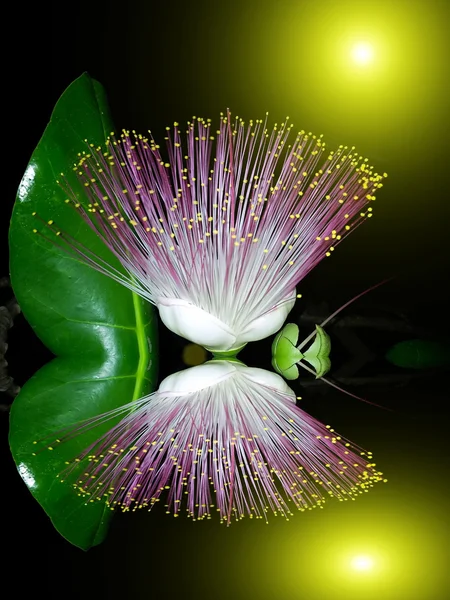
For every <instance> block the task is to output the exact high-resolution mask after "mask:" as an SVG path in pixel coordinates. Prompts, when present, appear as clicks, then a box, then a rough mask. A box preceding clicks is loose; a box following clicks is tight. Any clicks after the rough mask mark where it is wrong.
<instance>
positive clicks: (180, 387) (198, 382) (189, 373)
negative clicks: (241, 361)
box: [158, 360, 236, 396]
mask: <svg viewBox="0 0 450 600" xmlns="http://www.w3.org/2000/svg"><path fill="white" fill-rule="evenodd" d="M235 374H236V363H233V362H229V361H225V360H221V361H211V362H207V363H204V364H203V365H198V366H197V367H191V368H190V369H185V370H184V371H179V372H178V373H173V374H172V375H169V377H166V378H165V379H164V381H162V383H161V385H160V386H159V390H158V391H159V392H163V393H164V394H166V395H172V394H173V395H174V396H184V395H185V394H192V393H194V392H198V391H199V390H203V389H205V388H207V387H210V386H212V385H216V384H218V383H220V382H221V381H224V380H225V379H227V378H228V377H231V376H232V375H235Z"/></svg>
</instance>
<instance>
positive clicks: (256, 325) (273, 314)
mask: <svg viewBox="0 0 450 600" xmlns="http://www.w3.org/2000/svg"><path fill="white" fill-rule="evenodd" d="M296 297H297V290H296V289H294V291H293V292H292V293H290V294H289V295H288V296H286V297H285V298H284V299H283V300H282V301H281V302H280V304H279V305H278V306H276V307H275V308H273V309H272V310H271V311H269V312H267V313H266V314H265V315H262V316H261V317H257V318H256V319H254V320H253V321H250V323H249V324H248V325H247V327H245V329H244V330H243V331H242V332H241V333H239V335H238V336H237V340H236V347H239V346H242V345H244V344H246V343H247V342H256V341H257V340H263V339H264V338H266V337H268V336H269V335H272V334H274V333H276V332H277V331H278V330H279V329H281V326H282V325H283V323H284V322H285V321H286V318H287V316H288V314H289V313H290V311H291V310H292V307H293V306H294V304H295V299H296Z"/></svg>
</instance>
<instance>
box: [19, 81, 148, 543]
mask: <svg viewBox="0 0 450 600" xmlns="http://www.w3.org/2000/svg"><path fill="white" fill-rule="evenodd" d="M111 129H112V124H111V120H110V117H109V113H108V107H107V102H106V98H105V94H104V91H103V88H102V87H101V86H100V84H99V83H98V82H96V81H94V80H92V79H91V78H90V77H89V76H88V75H87V74H84V75H82V76H81V77H80V78H79V79H77V80H76V81H74V82H73V83H72V84H71V85H70V86H69V88H68V89H67V90H66V91H65V92H64V94H63V95H62V96H61V98H60V99H59V101H58V103H57V105H56V107H55V109H54V112H53V114H52V116H51V120H50V123H49V124H48V126H47V128H46V130H45V132H44V135H43V136H42V139H41V140H40V142H39V144H38V146H37V148H36V150H35V151H34V153H33V155H32V157H31V160H30V163H29V165H28V167H27V169H26V172H25V175H24V177H23V179H22V182H21V184H20V186H19V190H18V194H17V199H16V203H15V205H14V210H13V215H12V219H11V227H10V237H9V241H10V256H11V262H10V270H11V279H12V284H13V288H14V292H15V294H16V297H17V299H18V302H19V304H20V306H21V308H22V310H23V313H24V315H25V317H26V319H27V320H28V321H29V323H30V324H31V326H32V327H33V329H34V331H35V332H36V334H37V335H38V336H39V338H40V339H41V340H42V341H43V343H44V344H45V345H46V346H47V347H48V348H49V349H50V350H51V351H52V352H53V353H54V354H55V355H56V356H57V358H55V359H54V360H53V361H52V362H50V363H49V364H48V365H46V366H45V367H44V368H42V369H41V370H40V371H39V372H38V373H36V374H35V375H34V376H33V377H32V378H31V379H30V380H29V381H28V382H27V383H26V384H25V385H24V387H23V389H22V390H21V392H20V394H19V396H18V397H17V399H16V400H15V401H14V403H13V406H12V409H11V417H10V445H11V451H12V454H13V457H14V460H15V462H16V464H17V467H18V470H19V473H20V474H21V476H22V478H23V480H24V481H25V483H26V485H27V486H28V488H29V489H30V491H31V493H32V494H33V496H34V497H35V498H36V500H37V501H38V502H39V503H40V504H41V506H42V507H43V509H44V510H45V511H46V513H47V514H48V516H49V517H50V519H51V520H52V522H53V525H54V526H55V527H56V529H57V530H58V531H59V533H60V534H61V535H63V536H64V537H65V538H66V539H67V540H68V541H70V542H71V543H72V544H75V545H76V546H79V547H80V548H83V549H88V548H90V547H91V546H93V545H95V544H98V543H100V542H101V541H102V540H103V538H104V537H105V535H106V532H107V527H108V522H109V520H110V516H111V514H112V513H111V512H110V510H109V509H105V505H104V504H103V503H100V502H98V503H97V502H94V503H88V504H86V501H85V500H84V499H83V498H81V497H79V496H78V495H77V493H76V492H75V491H74V489H73V488H72V487H71V486H70V485H68V484H66V483H61V482H60V481H59V480H58V479H57V475H58V473H59V472H61V471H62V470H63V469H64V467H65V461H66V460H69V459H73V458H74V457H76V456H77V455H78V454H79V453H80V451H81V450H83V449H84V448H85V447H86V446H88V445H89V444H90V443H91V442H92V441H94V440H95V439H96V438H97V437H99V435H100V434H101V433H102V431H103V430H102V429H100V428H96V429H95V430H91V431H89V432H87V433H85V434H83V435H82V436H79V437H78V438H74V439H73V440H71V441H69V442H67V443H64V444H62V445H61V446H59V447H57V448H55V449H54V450H53V451H50V450H44V451H43V452H37V456H32V452H33V451H34V450H36V448H38V447H39V445H38V446H36V445H33V441H35V440H41V439H42V438H45V437H46V436H47V435H49V434H53V432H55V431H58V430H61V429H64V428H67V427H69V426H71V425H74V424H75V423H77V422H79V421H80V420H83V419H87V418H90V417H93V416H96V415H98V414H100V413H103V412H107V411H109V410H112V409H113V408H116V407H118V406H121V405H123V404H126V403H128V402H130V401H131V400H133V399H134V400H135V399H137V398H139V397H141V396H143V395H145V394H146V393H148V392H150V391H151V390H152V389H154V384H155V382H156V376H157V373H156V371H157V360H156V359H157V319H156V316H155V312H154V309H153V308H152V307H151V306H150V305H149V304H148V303H146V302H145V301H144V300H142V299H141V298H139V297H138V296H136V295H135V294H133V293H132V292H130V291H129V290H128V289H126V288H125V287H123V286H121V285H120V284H118V283H116V282H114V281H113V280H111V279H110V278H108V277H106V276H105V275H102V274H101V273H99V272H97V271H95V270H94V269H92V268H90V267H88V266H86V265H84V264H82V263H81V262H80V261H79V260H77V259H76V258H75V257H74V256H73V255H69V254H67V253H65V252H64V250H62V249H61V248H59V247H58V246H56V245H55V244H54V243H52V242H51V241H49V240H48V239H46V237H45V236H51V235H52V234H51V232H49V231H48V230H47V231H48V233H47V231H46V232H45V236H43V235H39V234H37V235H36V234H35V233H33V229H34V228H36V229H43V227H42V226H40V222H39V221H37V219H36V218H35V217H33V216H32V213H33V212H34V211H36V212H37V214H38V215H39V216H40V217H42V218H43V219H45V220H50V219H52V220H53V221H54V222H55V224H56V225H57V226H58V227H59V228H60V229H61V230H64V231H65V232H67V233H69V234H70V235H72V236H73V237H75V238H76V239H77V240H78V241H80V242H82V243H83V244H84V245H86V246H87V247H88V248H89V249H90V250H92V251H93V252H94V253H95V254H97V255H98V256H100V257H102V258H103V259H105V260H107V261H108V262H109V263H110V264H113V265H114V266H115V267H116V268H117V269H119V270H121V271H123V270H122V267H121V266H120V265H119V263H118V261H117V260H116V259H115V257H114V256H113V255H112V253H111V252H110V251H109V250H108V248H106V246H105V245H104V244H103V242H102V241H101V240H100V239H99V238H98V237H97V236H96V235H95V234H94V232H93V231H92V230H91V229H90V228H89V226H87V225H86V224H85V223H84V221H83V220H82V218H81V217H80V215H79V214H78V213H77V212H76V211H75V210H74V209H73V208H72V207H71V206H69V205H68V204H65V203H64V200H65V195H64V192H63V191H62V190H61V188H60V187H59V186H58V184H57V183H56V180H57V178H58V177H59V176H60V173H61V172H65V173H68V176H69V175H70V174H72V175H71V176H72V178H71V179H70V184H71V185H72V187H73V189H74V191H76V192H78V193H80V194H83V187H82V186H81V185H80V184H79V183H78V181H77V180H76V178H75V177H73V173H72V165H73V163H74V162H75V161H76V159H77V154H78V152H81V151H82V150H83V149H85V144H84V142H83V140H84V139H85V138H88V139H89V141H90V142H92V143H94V144H103V143H104V142H105V138H106V136H107V135H108V134H109V133H110V131H111ZM54 239H55V242H58V241H59V238H57V237H56V236H55V237H54ZM24 355H25V356H26V348H24ZM104 427H106V428H108V427H111V423H110V424H109V425H105V426H104Z"/></svg>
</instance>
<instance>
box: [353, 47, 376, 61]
mask: <svg viewBox="0 0 450 600" xmlns="http://www.w3.org/2000/svg"><path fill="white" fill-rule="evenodd" d="M351 55H352V58H353V60H354V61H355V62H356V63H358V64H359V65H367V64H368V63H370V62H372V60H373V57H374V51H373V47H372V46H371V45H370V44H367V43H366V42H359V43H358V44H355V45H354V46H353V48H352V52H351Z"/></svg>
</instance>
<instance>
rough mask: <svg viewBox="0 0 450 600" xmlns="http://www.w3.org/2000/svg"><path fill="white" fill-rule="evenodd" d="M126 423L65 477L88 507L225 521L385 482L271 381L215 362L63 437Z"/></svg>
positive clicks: (366, 456)
mask: <svg viewBox="0 0 450 600" xmlns="http://www.w3.org/2000/svg"><path fill="white" fill-rule="evenodd" d="M119 415H121V416H123V415H125V416H123V418H122V420H121V421H120V422H119V423H118V424H117V425H115V426H114V427H113V428H112V429H111V430H110V431H109V432H107V433H106V434H104V435H103V436H102V437H101V438H100V439H99V440H98V441H97V442H95V443H94V444H92V445H91V446H90V447H89V448H88V449H87V450H86V451H85V452H83V454H82V455H81V456H79V457H78V458H77V459H76V460H75V461H74V462H73V463H71V464H69V463H68V464H69V466H68V467H67V469H66V471H65V472H64V473H63V474H61V478H62V480H63V481H69V482H72V483H73V485H74V486H75V487H76V488H77V490H78V491H79V492H81V493H82V494H83V495H86V496H87V501H90V500H95V499H97V500H100V501H105V500H106V502H107V504H108V505H109V506H110V507H111V508H116V507H120V508H121V509H122V510H124V511H128V510H135V509H137V508H147V509H148V510H151V508H152V507H153V506H154V504H155V503H157V502H159V501H160V500H161V499H162V500H163V502H164V503H165V505H166V507H167V512H171V513H173V514H174V515H175V516H178V515H179V514H184V513H186V512H187V515H188V516H190V517H192V518H193V519H203V518H210V517H211V516H212V515H213V514H215V513H216V512H217V513H218V515H219V517H220V520H221V522H224V521H225V522H227V523H230V521H231V520H239V519H241V518H242V517H244V516H250V517H251V518H252V517H255V518H264V519H265V520H267V516H268V513H270V512H273V513H274V514H275V515H282V516H284V517H286V518H289V516H290V515H291V514H292V513H293V510H294V509H299V510H301V511H303V510H306V509H311V508H314V507H317V506H319V507H321V506H322V505H323V503H324V501H325V500H326V499H327V498H328V497H330V496H334V497H337V498H338V499H339V500H348V499H352V500H354V499H355V497H356V496H357V495H358V494H360V493H362V492H366V491H368V489H369V488H370V487H372V485H373V484H374V483H376V482H378V481H382V480H383V477H382V474H381V473H380V472H378V471H377V470H376V469H375V464H374V463H373V462H372V456H371V453H370V452H367V453H365V452H363V451H361V450H360V449H357V448H356V447H354V446H351V445H350V443H349V442H347V441H346V440H344V439H343V438H341V437H340V436H339V435H338V434H337V433H335V432H334V430H333V429H331V428H330V427H329V426H324V425H322V424H321V423H320V422H318V421H317V420H316V419H314V418H313V417H311V416H310V415H308V414H307V413H305V412H304V411H303V410H301V409H300V408H298V407H297V406H296V404H295V394H294V392H293V391H292V390H291V389H290V388H289V387H288V386H287V384H286V383H285V381H284V380H283V379H282V378H281V377H280V376H279V375H277V374H275V373H271V372H269V371H265V370H263V369H257V368H250V367H246V366H245V365H243V364H242V363H241V362H240V361H237V360H234V361H233V362H231V361H224V360H213V361H210V362H208V363H205V364H203V365H201V366H198V367H193V368H190V369H187V370H185V371H181V372H179V373H175V374H173V375H171V376H169V377H167V378H166V379H165V380H164V381H163V382H162V384H161V386H160V387H159V389H158V391H156V392H155V393H153V394H151V395H150V396H146V397H144V398H142V399H141V400H138V401H137V402H133V403H131V404H128V405H127V406H124V407H122V408H119V409H116V410H114V411H112V412H110V413H107V414H105V415H101V416H100V417H97V418H95V419H93V420H91V421H88V422H87V423H84V424H82V425H81V426H79V427H78V428H77V429H75V430H74V431H72V432H70V433H69V434H68V435H66V436H65V437H62V438H61V440H58V441H62V442H63V441H64V440H65V439H67V438H70V437H73V436H74V435H78V434H79V433H82V432H83V431H85V430H86V429H90V428H92V427H95V426H97V425H99V424H101V423H105V422H107V421H109V420H110V419H117V417H118V416H119Z"/></svg>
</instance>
